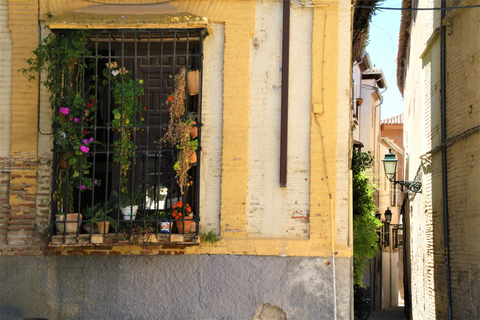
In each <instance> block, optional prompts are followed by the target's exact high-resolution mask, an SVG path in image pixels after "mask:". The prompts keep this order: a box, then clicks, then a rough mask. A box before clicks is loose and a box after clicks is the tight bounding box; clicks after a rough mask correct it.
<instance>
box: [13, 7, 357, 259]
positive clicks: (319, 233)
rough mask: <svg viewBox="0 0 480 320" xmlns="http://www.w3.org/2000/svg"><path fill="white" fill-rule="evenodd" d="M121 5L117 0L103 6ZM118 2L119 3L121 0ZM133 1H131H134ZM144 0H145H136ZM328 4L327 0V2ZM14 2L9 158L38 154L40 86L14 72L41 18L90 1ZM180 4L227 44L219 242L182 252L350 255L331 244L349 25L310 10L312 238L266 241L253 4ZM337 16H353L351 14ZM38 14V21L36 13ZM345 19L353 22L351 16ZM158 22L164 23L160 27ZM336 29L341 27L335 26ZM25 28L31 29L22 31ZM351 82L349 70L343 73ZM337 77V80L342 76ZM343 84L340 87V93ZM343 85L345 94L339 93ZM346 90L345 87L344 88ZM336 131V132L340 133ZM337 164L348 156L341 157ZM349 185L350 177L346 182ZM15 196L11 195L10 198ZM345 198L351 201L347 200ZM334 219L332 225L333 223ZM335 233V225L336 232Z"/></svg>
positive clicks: (344, 213) (329, 11) (334, 10)
mask: <svg viewBox="0 0 480 320" xmlns="http://www.w3.org/2000/svg"><path fill="white" fill-rule="evenodd" d="M109 2H110V3H115V4H119V1H118V0H115V1H113V0H112V1H104V3H109ZM120 2H121V1H120ZM131 2H132V1H128V3H131ZM136 2H137V3H139V4H141V3H149V2H150V1H140V0H139V1H136ZM325 3H326V2H325ZM39 4H40V10H39V12H37V1H36V0H35V1H33V0H31V1H27V0H25V1H15V3H12V2H11V3H10V5H9V9H10V30H11V31H12V38H13V54H14V61H13V65H12V72H13V75H14V79H13V82H14V86H13V87H14V92H13V94H12V110H13V112H12V118H13V121H12V127H13V130H12V155H13V154H15V153H18V152H24V153H25V152H28V153H29V155H31V157H32V159H35V157H37V155H38V152H37V130H36V129H37V94H38V92H37V90H38V86H36V85H35V84H34V83H28V81H27V80H26V78H25V77H23V76H22V75H20V74H18V73H17V70H18V69H20V68H21V67H24V66H25V63H24V60H23V59H24V58H26V57H29V52H31V51H33V50H34V49H35V48H36V46H37V44H38V39H37V38H38V16H37V14H39V16H40V17H44V16H45V14H47V13H49V14H52V15H54V16H55V15H60V14H66V13H70V12H72V11H73V10H77V9H81V8H84V7H86V6H89V5H91V2H86V1H73V0H67V1H65V0H49V1H46V0H45V1H42V0H41V1H39ZM172 4H174V5H175V6H176V7H177V8H179V9H181V10H182V11H186V12H189V13H192V14H195V15H199V16H203V17H207V18H208V20H209V21H210V22H216V23H222V24H224V26H225V29H224V30H225V44H224V61H223V72H224V74H223V77H224V78H223V149H222V150H223V151H222V183H221V213H220V219H221V220H220V227H221V232H220V235H221V237H222V240H221V241H220V242H217V243H215V244H203V243H202V244H201V245H200V246H191V247H186V248H184V250H183V251H184V252H185V253H187V254H203V253H209V254H249V255H287V256H330V255H331V253H332V249H333V250H335V251H336V252H338V255H337V256H338V257H350V256H351V255H352V250H351V248H349V247H348V245H347V242H346V241H342V242H341V243H334V246H332V238H333V239H334V238H335V233H336V231H335V230H337V228H336V225H335V224H336V222H335V221H337V220H338V219H340V220H341V221H345V220H348V214H349V213H348V205H346V206H345V209H341V210H338V208H343V207H342V206H339V205H338V203H337V201H338V200H337V199H339V197H337V194H338V190H337V189H338V186H337V177H338V175H337V171H338V170H339V168H340V170H342V171H345V172H344V174H342V176H348V170H347V168H346V167H345V166H339V165H338V161H337V156H338V153H340V152H342V153H345V152H344V151H343V149H345V151H346V150H348V139H345V140H346V141H344V142H340V145H342V150H338V146H339V140H338V137H339V132H340V131H342V130H344V131H345V135H346V132H347V131H348V122H346V123H347V125H346V126H345V128H340V129H339V128H338V127H339V123H340V124H341V123H342V122H341V121H338V119H337V117H338V115H339V112H343V109H342V108H344V109H345V110H347V111H346V112H345V113H346V114H348V104H345V106H343V107H342V108H340V107H339V105H340V104H341V102H340V101H342V99H343V100H346V99H347V98H348V97H347V96H348V94H349V93H348V92H349V91H348V87H349V84H348V83H345V88H339V83H341V82H342V80H341V79H340V78H339V76H338V73H339V70H343V69H345V68H343V69H342V68H339V63H338V62H339V59H342V60H343V59H344V61H343V62H342V63H343V65H345V63H347V64H349V63H350V60H349V59H350V55H349V53H348V52H342V53H340V51H341V50H340V49H339V41H338V39H339V33H340V32H342V35H341V36H344V37H347V38H348V39H350V34H349V32H350V27H349V24H348V25H344V26H343V27H341V25H342V23H340V20H339V14H338V7H337V6H335V5H332V2H331V1H329V2H328V3H326V6H322V5H321V4H322V1H318V2H317V4H318V5H319V6H317V7H315V8H313V9H312V10H313V12H314V15H313V36H312V39H313V41H312V75H311V77H312V78H311V79H312V91H311V106H312V112H311V119H306V121H305V123H309V122H310V131H311V139H310V141H311V145H310V161H311V164H310V165H311V168H310V170H311V177H310V180H311V181H310V236H309V239H281V238H275V239H266V238H251V237H248V236H247V232H246V226H247V218H246V217H247V215H246V201H247V188H248V184H247V180H248V154H249V151H250V150H248V132H249V99H250V88H249V86H246V85H245V84H247V83H249V74H250V65H249V55H250V46H251V37H252V36H253V33H254V31H255V1H253V0H250V1H249V0H242V1H240V0H238V1H226V0H217V1H206V0H198V1H174V2H172ZM344 10H346V11H345V12H346V14H344V15H343V18H342V19H345V17H347V18H346V19H347V20H348V19H350V18H349V15H348V12H349V9H344ZM41 19H43V18H41ZM348 22H349V23H350V21H348ZM158 27H161V25H159V26H158ZM340 29H341V30H340ZM26 30H28V32H26ZM342 78H345V79H347V81H348V79H349V75H348V74H345V75H344V77H342ZM339 79H340V80H339ZM344 89H345V90H344ZM341 90H342V96H343V98H342V99H339V94H340V93H339V92H340V91H341ZM343 91H345V92H343ZM314 105H322V106H323V112H322V113H317V114H315V113H313V106H314ZM339 130H340V131H339ZM340 162H341V163H343V162H345V161H343V160H342V161H340ZM19 179H20V180H21V181H24V182H28V183H29V185H30V186H31V188H32V189H31V192H32V193H33V194H34V193H35V188H36V184H35V183H36V182H35V181H34V180H35V178H32V179H33V181H29V179H31V178H27V177H26V176H23V177H20V178H19ZM347 186H348V182H347ZM348 194H349V192H348V190H342V195H341V197H343V198H345V197H346V198H348ZM14 201H17V200H15V197H14V196H10V202H14ZM345 203H348V201H347V200H345ZM332 223H333V224H332ZM337 232H338V230H337ZM113 250H117V251H119V252H122V253H127V252H135V251H137V249H136V248H135V247H134V246H129V247H114V249H113Z"/></svg>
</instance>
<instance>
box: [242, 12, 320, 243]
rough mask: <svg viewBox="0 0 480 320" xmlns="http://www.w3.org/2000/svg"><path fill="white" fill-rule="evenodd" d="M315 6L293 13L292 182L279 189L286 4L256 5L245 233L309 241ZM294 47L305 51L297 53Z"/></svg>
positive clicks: (289, 165)
mask: <svg viewBox="0 0 480 320" xmlns="http://www.w3.org/2000/svg"><path fill="white" fill-rule="evenodd" d="M312 13H313V9H312V8H302V9H295V10H292V12H291V21H292V25H291V35H290V39H291V40H290V41H291V42H290V46H291V48H292V54H291V59H290V70H289V72H290V86H289V90H290V92H291V93H292V94H290V99H289V109H290V112H289V117H288V127H289V128H288V136H289V143H288V154H289V157H288V160H287V167H288V181H287V187H286V188H281V187H280V185H279V172H280V118H281V117H280V111H281V110H280V107H281V89H282V3H281V2H257V4H256V8H255V16H256V23H255V35H254V37H253V39H252V49H251V53H250V68H251V76H250V91H251V93H250V121H249V123H250V127H249V150H250V152H249V170H248V174H249V176H248V205H247V221H248V228H247V233H248V235H249V236H257V237H258V236H270V237H293V238H304V239H305V238H308V236H309V232H308V230H309V224H308V222H309V188H310V181H309V180H310V179H309V177H310V172H309V146H310V130H309V129H310V128H309V126H308V124H309V122H310V101H311V92H310V91H311V82H310V77H306V76H305V75H308V74H310V73H311V65H312V57H311V56H312V52H311V42H312ZM293 48H302V49H301V50H298V49H297V50H294V49H293Z"/></svg>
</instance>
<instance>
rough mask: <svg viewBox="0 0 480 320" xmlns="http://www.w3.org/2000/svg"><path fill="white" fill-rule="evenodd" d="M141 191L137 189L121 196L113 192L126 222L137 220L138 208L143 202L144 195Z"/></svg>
mask: <svg viewBox="0 0 480 320" xmlns="http://www.w3.org/2000/svg"><path fill="white" fill-rule="evenodd" d="M141 191H142V190H141V189H137V190H136V191H135V192H130V191H128V189H127V191H126V192H123V190H122V192H121V193H120V195H118V193H117V192H116V191H113V194H114V196H115V197H116V198H117V200H118V207H119V208H120V211H121V212H122V215H123V219H124V220H135V216H136V215H137V211H138V206H139V205H140V203H141V201H142V193H141Z"/></svg>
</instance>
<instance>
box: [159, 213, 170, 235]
mask: <svg viewBox="0 0 480 320" xmlns="http://www.w3.org/2000/svg"><path fill="white" fill-rule="evenodd" d="M157 214H158V220H159V226H160V233H170V230H171V229H172V222H171V221H170V214H169V213H168V212H165V211H157Z"/></svg>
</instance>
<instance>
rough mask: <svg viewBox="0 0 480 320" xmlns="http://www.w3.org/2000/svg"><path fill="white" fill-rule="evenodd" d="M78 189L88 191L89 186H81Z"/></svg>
mask: <svg viewBox="0 0 480 320" xmlns="http://www.w3.org/2000/svg"><path fill="white" fill-rule="evenodd" d="M78 188H79V189H80V190H83V189H86V188H87V186H86V185H84V184H82V185H81V186H80V187H78Z"/></svg>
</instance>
